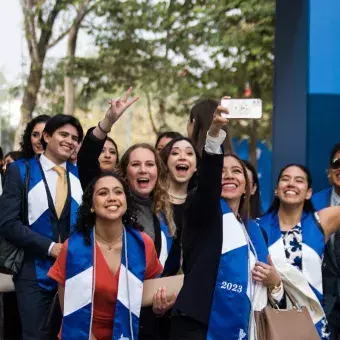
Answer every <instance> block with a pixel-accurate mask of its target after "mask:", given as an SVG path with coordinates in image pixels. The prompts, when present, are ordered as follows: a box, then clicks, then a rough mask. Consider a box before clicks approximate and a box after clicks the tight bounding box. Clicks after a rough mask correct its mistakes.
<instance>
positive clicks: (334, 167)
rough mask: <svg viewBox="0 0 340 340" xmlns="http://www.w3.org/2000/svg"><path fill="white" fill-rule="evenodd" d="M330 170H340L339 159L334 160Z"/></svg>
mask: <svg viewBox="0 0 340 340" xmlns="http://www.w3.org/2000/svg"><path fill="white" fill-rule="evenodd" d="M331 168H332V169H334V170H336V169H340V158H337V159H334V160H333V162H332V164H331Z"/></svg>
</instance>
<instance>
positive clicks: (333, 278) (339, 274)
mask: <svg viewBox="0 0 340 340" xmlns="http://www.w3.org/2000/svg"><path fill="white" fill-rule="evenodd" d="M339 266H340V263H337V261H336V256H335V254H334V249H333V246H332V244H331V240H330V241H329V242H328V243H327V244H326V247H325V253H324V259H323V263H322V280H323V293H324V310H325V313H326V315H327V316H329V314H330V313H331V312H332V310H333V308H334V306H335V304H336V302H339V301H340V268H339Z"/></svg>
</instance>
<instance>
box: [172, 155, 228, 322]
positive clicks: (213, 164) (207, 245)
mask: <svg viewBox="0 0 340 340" xmlns="http://www.w3.org/2000/svg"><path fill="white" fill-rule="evenodd" d="M202 156H203V157H202V161H201V165H200V171H199V180H198V187H197V191H196V192H195V195H194V197H193V198H192V200H191V201H189V203H188V206H189V207H188V211H187V212H186V214H185V217H186V219H185V222H184V226H183V232H182V250H183V271H184V274H185V279H184V285H183V288H182V290H181V292H180V293H179V295H178V298H177V301H176V303H175V305H174V307H173V314H174V315H177V314H178V313H182V314H185V315H187V316H189V317H190V318H192V319H194V320H196V321H199V322H201V323H203V324H206V325H208V323H209V317H210V310H211V305H212V300H213V295H214V290H215V281H216V275H217V271H218V265H219V261H220V256H221V247H222V238H223V234H222V213H221V205H220V197H221V190H222V185H221V176H222V167H223V155H222V154H221V155H209V154H207V153H206V152H205V151H203V154H202Z"/></svg>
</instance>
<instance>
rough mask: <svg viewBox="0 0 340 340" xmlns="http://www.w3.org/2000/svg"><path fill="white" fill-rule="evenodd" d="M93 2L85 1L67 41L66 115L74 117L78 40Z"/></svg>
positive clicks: (80, 6)
mask: <svg viewBox="0 0 340 340" xmlns="http://www.w3.org/2000/svg"><path fill="white" fill-rule="evenodd" d="M91 1H92V0H84V1H83V2H82V3H81V4H80V5H79V8H78V12H77V17H76V18H75V20H74V23H73V25H72V27H71V29H70V32H69V34H68V39H67V56H66V57H67V60H66V65H65V77H64V114H66V115H73V113H74V109H75V100H76V89H75V85H74V82H73V62H74V58H75V56H76V49H77V39H78V33H79V29H80V25H81V22H82V21H83V19H84V17H85V16H86V14H87V7H88V5H89V4H90V2H91Z"/></svg>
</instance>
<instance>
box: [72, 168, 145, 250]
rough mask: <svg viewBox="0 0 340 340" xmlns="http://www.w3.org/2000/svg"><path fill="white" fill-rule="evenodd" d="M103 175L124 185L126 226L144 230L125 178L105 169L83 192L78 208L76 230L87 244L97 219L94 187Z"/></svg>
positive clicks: (124, 220) (89, 241)
mask: <svg viewBox="0 0 340 340" xmlns="http://www.w3.org/2000/svg"><path fill="white" fill-rule="evenodd" d="M103 177H114V178H115V179H116V180H118V181H119V182H120V183H121V184H122V186H123V190H124V193H125V196H126V203H127V210H126V212H125V214H124V215H123V217H122V221H123V224H124V225H125V226H129V227H132V228H135V229H138V230H143V227H142V226H141V225H139V224H138V223H137V217H136V215H135V211H136V209H135V206H134V202H133V200H132V198H131V196H130V194H129V190H128V188H127V185H126V184H125V182H124V181H123V179H122V178H121V177H120V176H119V174H118V173H116V172H113V171H103V172H101V173H100V175H98V176H97V177H96V178H94V179H93V180H92V181H91V182H90V184H89V185H88V187H87V188H86V190H85V192H84V194H83V200H82V204H81V205H80V207H79V209H78V213H77V222H76V228H75V230H76V231H77V232H79V233H80V234H82V235H83V237H84V242H85V244H86V245H90V244H91V238H90V235H91V232H92V230H93V227H94V225H95V221H96V214H95V213H94V212H92V211H91V208H92V202H93V193H94V187H95V185H96V183H97V182H98V181H99V180H100V179H101V178H103Z"/></svg>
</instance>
